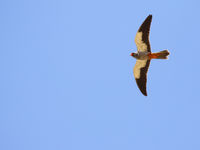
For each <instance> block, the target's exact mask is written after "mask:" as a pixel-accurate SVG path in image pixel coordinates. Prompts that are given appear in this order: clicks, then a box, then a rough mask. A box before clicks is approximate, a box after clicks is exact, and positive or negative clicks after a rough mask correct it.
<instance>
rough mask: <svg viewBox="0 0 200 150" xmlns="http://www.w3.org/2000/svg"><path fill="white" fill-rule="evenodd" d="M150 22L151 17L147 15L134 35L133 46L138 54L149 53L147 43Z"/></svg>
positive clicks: (148, 43) (149, 47)
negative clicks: (134, 45)
mask: <svg viewBox="0 0 200 150" xmlns="http://www.w3.org/2000/svg"><path fill="white" fill-rule="evenodd" d="M151 20H152V15H149V16H148V17H147V18H146V19H145V21H144V22H143V23H142V25H141V26H140V28H139V30H138V31H137V33H136V36H135V44H136V46H137V50H138V51H139V52H151V46H150V42H149V32H150V26H151Z"/></svg>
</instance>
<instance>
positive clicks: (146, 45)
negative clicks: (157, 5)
mask: <svg viewBox="0 0 200 150" xmlns="http://www.w3.org/2000/svg"><path fill="white" fill-rule="evenodd" d="M151 20H152V15H149V16H148V17H147V18H146V19H145V20H144V22H143V23H142V25H141V26H140V28H139V30H138V31H137V34H136V36H135V43H136V46H137V53H131V56H133V57H134V58H136V59H137V61H136V64H135V67H134V69H133V74H134V77H135V80H136V83H137V86H138V88H139V89H140V91H141V92H142V94H144V95H145V96H147V90H146V83H147V71H148V68H149V65H150V61H151V59H167V56H168V55H169V52H168V50H163V51H160V52H158V53H151V46H150V42H149V31H150V26H151Z"/></svg>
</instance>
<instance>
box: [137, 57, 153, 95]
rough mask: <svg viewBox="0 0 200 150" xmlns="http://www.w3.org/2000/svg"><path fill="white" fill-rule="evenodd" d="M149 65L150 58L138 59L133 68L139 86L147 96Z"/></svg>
mask: <svg viewBox="0 0 200 150" xmlns="http://www.w3.org/2000/svg"><path fill="white" fill-rule="evenodd" d="M149 65H150V60H137V61H136V64H135V67H134V69H133V73H134V77H135V80H136V83H137V86H138V88H139V89H140V91H141V92H142V94H144V95H145V96H147V90H146V84H147V72H148V68H149Z"/></svg>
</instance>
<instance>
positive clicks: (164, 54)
mask: <svg viewBox="0 0 200 150" xmlns="http://www.w3.org/2000/svg"><path fill="white" fill-rule="evenodd" d="M168 55H169V51H168V50H163V51H160V52H158V53H151V54H150V55H149V58H150V59H167V56H168Z"/></svg>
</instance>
